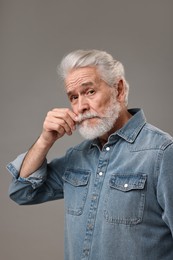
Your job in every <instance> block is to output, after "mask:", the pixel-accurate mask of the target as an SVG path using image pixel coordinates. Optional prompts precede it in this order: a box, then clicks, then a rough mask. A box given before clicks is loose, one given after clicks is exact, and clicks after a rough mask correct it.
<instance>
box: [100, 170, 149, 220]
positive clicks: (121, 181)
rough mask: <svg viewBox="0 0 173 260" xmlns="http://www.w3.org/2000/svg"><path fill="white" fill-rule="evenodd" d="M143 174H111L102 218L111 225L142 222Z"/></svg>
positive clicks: (143, 200)
mask: <svg viewBox="0 0 173 260" xmlns="http://www.w3.org/2000/svg"><path fill="white" fill-rule="evenodd" d="M146 178H147V176H146V175H145V174H142V173H141V174H134V175H133V174H130V175H126V174H113V175H112V176H111V178H110V180H109V185H108V190H107V195H106V199H105V210H104V216H105V219H106V221H107V222H109V223H112V224H125V225H135V224H139V223H140V222H142V218H143V212H144V205H145V183H146Z"/></svg>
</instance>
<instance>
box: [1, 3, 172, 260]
mask: <svg viewBox="0 0 173 260" xmlns="http://www.w3.org/2000/svg"><path fill="white" fill-rule="evenodd" d="M172 10H173V2H172V0H164V1H163V0H146V1H144V0H142V1H140V0H129V1H128V0H127V1H125V0H121V1H116V0H106V1H104V0H102V1H100V0H92V1H91V0H88V1H87V0H62V1H60V0H47V1H46V0H28V1H27V0H1V1H0V44H1V45H0V63H1V64H0V65H1V68H0V87H1V89H0V91H1V92H0V93H1V95H0V98H1V101H0V113H1V117H0V119H1V120H0V122H1V135H0V148H1V156H0V169H1V175H0V259H2V260H17V259H24V260H31V259H32V260H33V259H37V260H48V259H49V260H55V259H59V260H61V259H63V239H64V238H63V201H56V202H50V203H45V204H42V205H37V206H18V205H16V204H15V203H13V202H12V201H10V199H9V198H8V192H7V191H8V186H9V183H10V180H11V176H10V175H9V174H8V172H7V171H6V170H5V165H6V164H7V162H9V161H11V160H13V159H14V158H15V157H16V156H17V155H18V154H19V153H21V152H24V151H25V150H27V149H28V148H29V147H30V146H31V145H32V143H33V142H34V141H35V139H36V138H37V136H38V135H39V134H40V132H41V129H42V122H43V120H44V117H45V115H46V113H47V111H48V110H50V109H52V108H54V107H66V106H68V102H67V98H66V96H65V93H64V90H63V86H62V83H61V82H60V81H59V79H58V77H57V74H56V66H57V65H58V64H59V62H60V60H61V58H62V57H63V56H64V55H65V54H67V53H68V52H70V51H72V50H75V49H78V48H83V49H90V48H97V49H102V50H106V51H108V52H110V53H111V54H112V55H113V56H114V57H115V58H116V59H119V60H120V61H122V62H123V64H124V66H125V69H126V76H127V80H128V81H129V83H130V96H129V107H142V108H143V109H144V111H145V114H146V117H147V119H148V121H149V122H150V123H152V124H154V125H156V126H157V127H159V128H161V129H163V130H165V131H167V132H169V133H170V134H173V127H172V126H173V125H172V119H173V107H172V97H173V88H172V75H173V63H172V58H173V54H172V46H173V35H172V28H173V26H172V24H173V21H172V20H173V19H172ZM81 140H82V139H81V137H80V136H79V135H78V133H75V134H74V135H73V137H64V138H63V139H62V140H60V141H59V142H58V143H56V144H55V146H54V147H53V148H52V150H51V152H50V154H49V159H51V158H53V157H55V156H60V155H62V154H63V153H64V152H65V150H66V149H67V148H68V147H69V146H71V145H74V144H76V143H79V142H80V141H81Z"/></svg>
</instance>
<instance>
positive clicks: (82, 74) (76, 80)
mask: <svg viewBox="0 0 173 260" xmlns="http://www.w3.org/2000/svg"><path fill="white" fill-rule="evenodd" d="M98 79H99V76H98V73H97V71H96V69H95V68H90V67H89V68H80V69H75V70H73V71H70V72H69V73H68V75H67V77H66V79H65V87H66V89H71V88H74V87H77V86H78V87H79V86H80V87H87V86H89V85H93V84H94V83H96V82H97V81H98Z"/></svg>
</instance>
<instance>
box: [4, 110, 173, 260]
mask: <svg viewBox="0 0 173 260" xmlns="http://www.w3.org/2000/svg"><path fill="white" fill-rule="evenodd" d="M129 112H130V113H131V114H133V117H132V118H131V119H130V120H129V121H128V122H127V124H126V125H124V127H123V128H121V129H120V130H118V131H117V132H115V133H114V134H112V135H111V136H110V137H109V140H108V142H107V143H106V144H105V145H104V147H103V149H102V150H100V148H99V144H98V142H97V140H95V141H84V142H82V143H81V144H80V145H77V146H76V147H74V148H70V149H69V150H68V151H67V153H66V155H65V156H64V157H62V158H59V159H54V160H53V161H51V162H50V163H47V162H46V161H45V162H44V164H43V165H42V167H41V168H40V169H38V170H37V171H36V172H35V173H33V174H32V175H31V176H30V177H29V178H27V179H23V178H18V175H19V170H20V166H21V164H22V160H23V157H24V156H25V155H21V156H19V157H18V158H17V159H16V160H15V161H14V162H12V163H10V164H9V165H8V166H7V168H8V169H9V170H10V172H11V174H12V175H13V181H12V183H11V185H10V188H9V193H10V197H11V198H12V199H13V200H14V201H16V202H17V203H18V204H21V205H22V204H25V205H26V204H36V203H42V202H45V201H50V200H55V199H60V198H64V202H65V259H66V260H84V259H85V260H127V259H128V260H172V259H173V139H172V137H171V136H170V135H168V134H167V133H164V132H162V131H161V130H159V129H157V128H156V127H154V126H152V125H150V124H148V123H147V122H146V120H145V116H144V114H143V111H142V110H139V109H131V110H129Z"/></svg>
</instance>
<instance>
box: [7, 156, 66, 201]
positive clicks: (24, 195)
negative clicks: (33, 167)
mask: <svg viewBox="0 0 173 260" xmlns="http://www.w3.org/2000/svg"><path fill="white" fill-rule="evenodd" d="M25 155H26V153H24V154H21V155H19V156H18V157H17V158H16V159H15V160H14V161H12V162H10V163H9V164H8V165H7V169H8V171H9V172H10V173H11V174H12V176H13V178H12V182H11V184H10V187H9V196H10V198H11V199H12V200H14V201H15V202H16V203H18V204H19V205H32V204H38V203H43V202H47V201H51V200H56V199H61V198H63V179H62V176H63V174H64V171H65V165H66V163H65V160H66V156H64V157H61V158H56V159H54V160H52V161H51V162H50V163H47V160H45V161H44V162H43V164H42V166H41V167H40V168H39V169H38V170H37V171H35V172H34V173H32V174H31V175H30V176H29V177H28V178H21V177H20V176H19V172H20V168H21V166H22V163H23V160H24V158H25Z"/></svg>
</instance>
